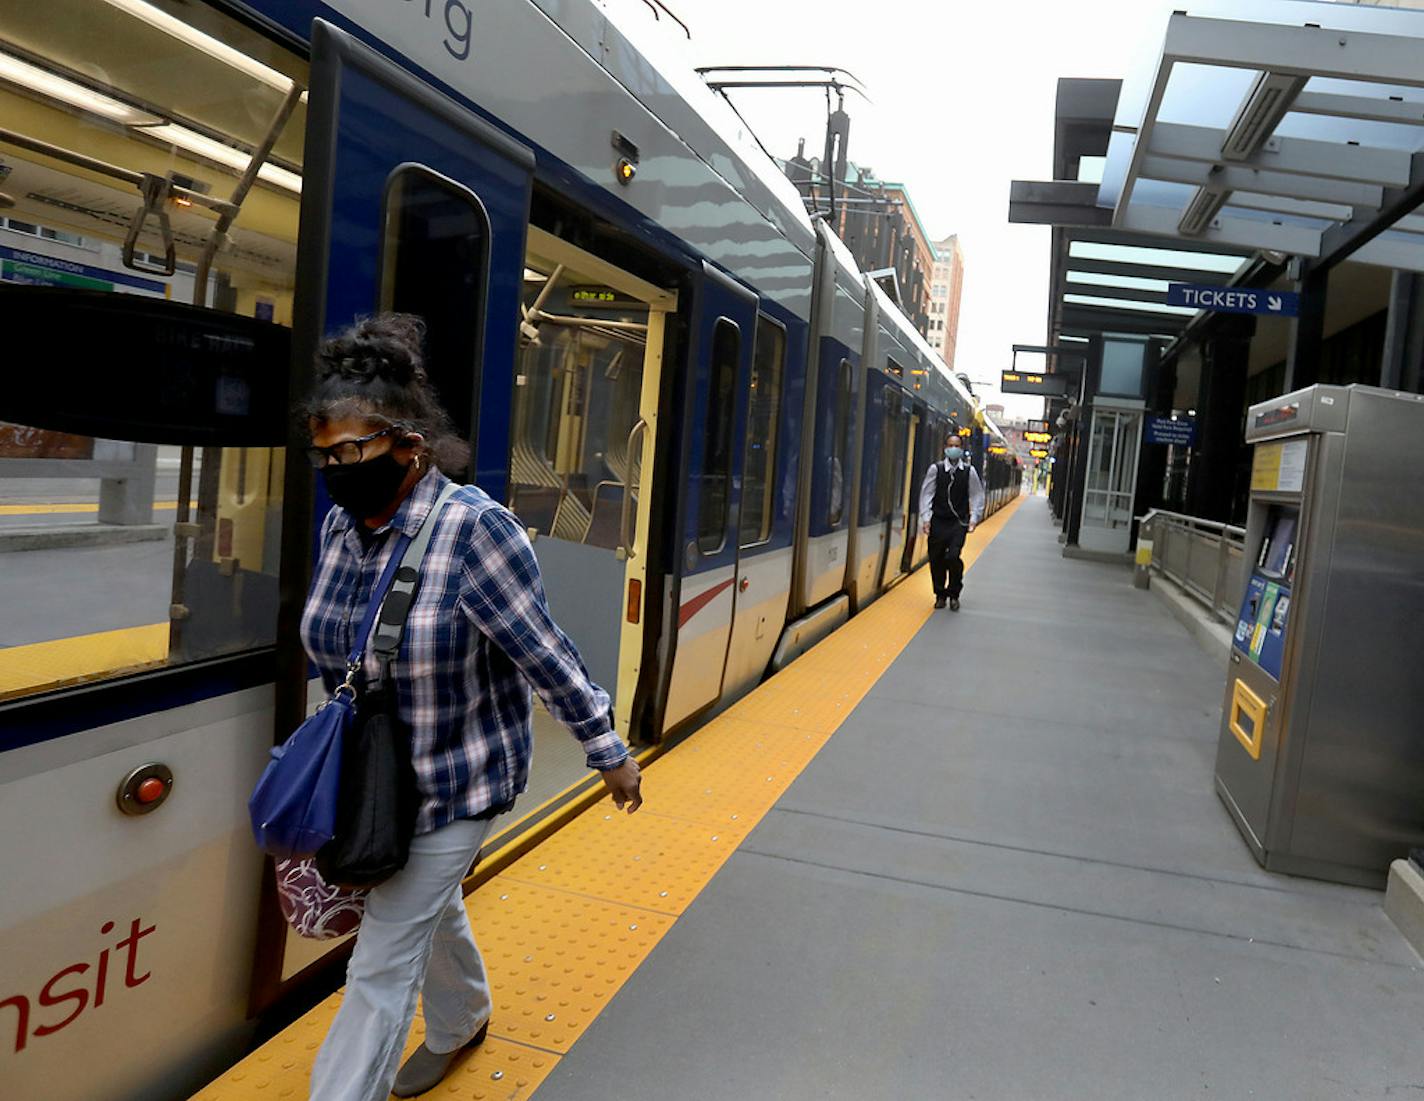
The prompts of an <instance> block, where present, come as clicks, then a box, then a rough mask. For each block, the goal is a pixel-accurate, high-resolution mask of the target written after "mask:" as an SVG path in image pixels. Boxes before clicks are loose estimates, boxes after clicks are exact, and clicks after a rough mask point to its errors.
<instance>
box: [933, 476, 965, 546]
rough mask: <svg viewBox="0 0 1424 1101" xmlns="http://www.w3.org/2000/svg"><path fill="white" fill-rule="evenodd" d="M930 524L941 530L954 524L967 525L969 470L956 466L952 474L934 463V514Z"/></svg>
mask: <svg viewBox="0 0 1424 1101" xmlns="http://www.w3.org/2000/svg"><path fill="white" fill-rule="evenodd" d="M930 523H931V524H932V525H933V527H935V528H939V529H941V530H943V529H944V528H948V527H949V526H950V525H952V524H955V523H961V524H966V525H967V524H968V523H969V468H968V467H964V466H956V467H955V468H954V473H952V474H951V473H948V472H947V471H946V470H945V469H944V463H943V462H938V463H935V488H934V513H933V516H932V517H931V520H930Z"/></svg>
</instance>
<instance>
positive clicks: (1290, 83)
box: [1177, 69, 1307, 237]
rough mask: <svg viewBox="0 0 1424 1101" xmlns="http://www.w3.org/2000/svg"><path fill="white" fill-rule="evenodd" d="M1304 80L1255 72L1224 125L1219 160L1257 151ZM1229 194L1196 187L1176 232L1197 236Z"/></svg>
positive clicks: (1235, 159)
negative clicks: (1243, 94)
mask: <svg viewBox="0 0 1424 1101" xmlns="http://www.w3.org/2000/svg"><path fill="white" fill-rule="evenodd" d="M1306 80H1307V78H1306V77H1303V76H1297V75H1294V74H1291V73H1274V72H1271V71H1270V70H1269V69H1268V70H1266V71H1265V72H1262V73H1258V74H1257V76H1256V80H1255V83H1253V84H1252V85H1251V91H1250V92H1248V93H1247V95H1246V98H1245V99H1244V100H1243V101H1242V102H1241V106H1240V107H1238V108H1237V109H1236V117H1235V118H1233V119H1232V120H1231V125H1230V126H1228V127H1227V128H1226V137H1225V138H1223V139H1222V142H1221V159H1222V160H1223V161H1229V162H1235V163H1240V162H1242V161H1247V160H1250V159H1251V158H1252V157H1254V156H1255V155H1256V154H1257V153H1259V152H1260V151H1261V150H1262V149H1263V148H1264V147H1265V145H1266V143H1267V142H1268V141H1270V140H1271V135H1272V134H1274V133H1275V132H1276V127H1277V126H1279V125H1280V121H1281V119H1283V118H1285V117H1286V113H1287V112H1288V111H1289V110H1290V108H1291V104H1292V103H1293V102H1295V98H1296V96H1298V95H1300V93H1301V91H1302V90H1303V89H1304V88H1305V84H1306ZM1221 167H1222V166H1221V165H1213V166H1212V167H1211V173H1212V174H1216V173H1217V172H1220V171H1221ZM1230 195H1231V192H1230V191H1227V190H1224V189H1221V188H1213V187H1207V186H1203V187H1198V188H1197V189H1196V191H1195V192H1193V193H1192V197H1191V199H1190V200H1189V201H1188V202H1187V205H1186V208H1185V209H1184V210H1183V211H1182V217H1181V218H1180V220H1178V222H1177V231H1178V232H1179V233H1181V234H1182V236H1184V237H1200V236H1201V235H1202V233H1204V232H1205V231H1206V229H1207V227H1208V226H1210V225H1211V223H1212V219H1214V218H1215V217H1216V216H1217V214H1219V213H1220V212H1221V208H1222V207H1223V206H1225V205H1226V201H1227V199H1228V198H1229V197H1230Z"/></svg>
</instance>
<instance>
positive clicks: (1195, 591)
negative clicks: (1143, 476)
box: [1138, 508, 1246, 621]
mask: <svg viewBox="0 0 1424 1101" xmlns="http://www.w3.org/2000/svg"><path fill="white" fill-rule="evenodd" d="M1138 521H1139V529H1138V530H1139V532H1140V533H1141V538H1142V540H1143V544H1144V545H1147V546H1150V547H1151V548H1152V549H1151V560H1150V568H1151V569H1152V570H1153V571H1154V572H1156V573H1158V574H1160V575H1161V576H1163V577H1166V578H1169V579H1170V580H1172V581H1174V582H1175V583H1176V584H1177V585H1178V586H1180V587H1181V590H1182V592H1184V593H1186V594H1187V595H1188V596H1191V597H1192V598H1193V599H1195V600H1197V601H1199V602H1200V603H1201V604H1203V605H1204V606H1205V607H1206V609H1207V611H1208V612H1209V613H1210V614H1211V615H1212V616H1213V617H1214V618H1216V619H1218V620H1222V621H1229V620H1230V618H1231V616H1232V614H1233V613H1234V611H1235V607H1236V604H1237V602H1238V599H1239V597H1240V586H1241V583H1242V576H1241V563H1242V559H1243V553H1244V551H1245V542H1246V531H1245V529H1244V528H1239V527H1236V526H1235V525H1234V524H1224V523H1222V522H1220V521H1218V520H1206V519H1202V518H1201V517H1197V516H1187V515H1185V514H1183V513H1180V512H1170V511H1168V510H1167V509H1156V508H1154V509H1152V510H1151V511H1149V512H1148V513H1147V514H1146V515H1145V516H1140V517H1138ZM1149 538H1150V542H1149Z"/></svg>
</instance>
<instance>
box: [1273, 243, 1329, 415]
mask: <svg viewBox="0 0 1424 1101" xmlns="http://www.w3.org/2000/svg"><path fill="white" fill-rule="evenodd" d="M1329 284H1330V272H1329V269H1328V268H1310V269H1307V270H1306V271H1305V272H1304V274H1303V275H1301V276H1300V277H1299V278H1298V279H1297V282H1296V292H1297V293H1298V294H1299V295H1300V313H1299V314H1298V315H1297V316H1296V317H1293V318H1292V319H1291V322H1290V345H1289V351H1288V353H1287V355H1286V377H1285V384H1284V385H1283V386H1282V387H1281V393H1283V394H1289V393H1291V392H1292V391H1294V390H1300V389H1302V388H1303V387H1306V386H1311V385H1313V384H1315V383H1317V382H1319V381H1320V350H1321V345H1323V344H1324V342H1325V299H1326V296H1327V294H1328V292H1329Z"/></svg>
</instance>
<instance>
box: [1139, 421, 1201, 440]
mask: <svg viewBox="0 0 1424 1101" xmlns="http://www.w3.org/2000/svg"><path fill="white" fill-rule="evenodd" d="M1144 429H1145V435H1146V437H1147V442H1148V443H1174V444H1177V445H1178V446H1180V447H1192V446H1194V445H1195V444H1196V442H1197V422H1196V418H1195V417H1178V418H1177V419H1176V420H1173V419H1172V418H1171V417H1148V418H1147V423H1146V425H1145V426H1144Z"/></svg>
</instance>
